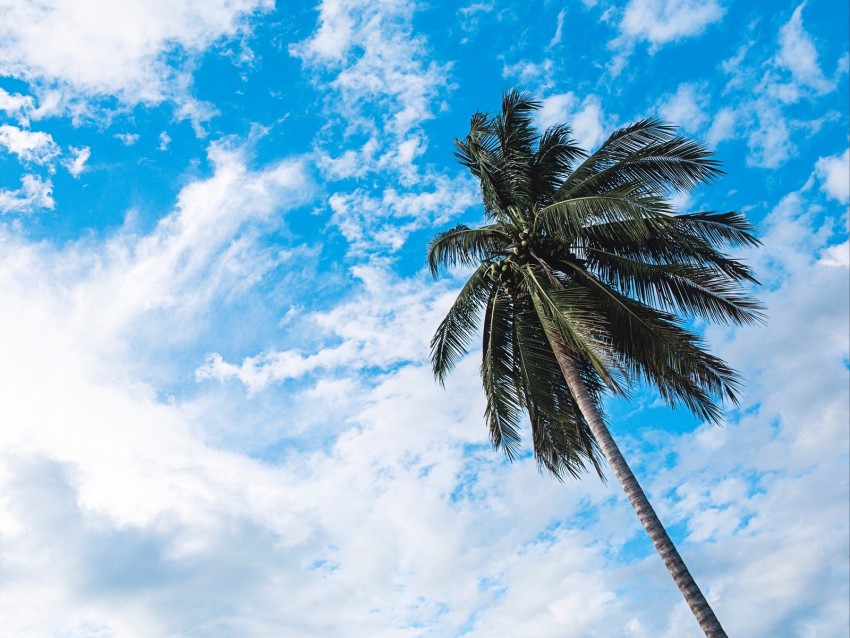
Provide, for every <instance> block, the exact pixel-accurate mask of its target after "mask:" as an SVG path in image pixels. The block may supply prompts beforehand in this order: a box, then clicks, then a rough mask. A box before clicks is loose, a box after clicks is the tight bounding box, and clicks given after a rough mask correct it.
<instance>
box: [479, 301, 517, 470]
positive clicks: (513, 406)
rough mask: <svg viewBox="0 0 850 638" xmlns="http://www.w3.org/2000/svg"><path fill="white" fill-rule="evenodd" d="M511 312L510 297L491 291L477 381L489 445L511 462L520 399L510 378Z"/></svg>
mask: <svg viewBox="0 0 850 638" xmlns="http://www.w3.org/2000/svg"><path fill="white" fill-rule="evenodd" d="M513 323H514V316H513V309H512V304H511V300H510V298H509V297H508V296H507V295H505V294H504V293H503V292H502V291H501V290H500V289H499V288H493V289H492V291H491V293H490V298H489V299H488V301H487V309H486V312H485V315H484V334H483V344H482V350H483V353H482V362H481V382H482V384H483V385H484V393H485V395H486V397H487V406H486V409H485V412H484V417H485V419H486V420H487V424H488V425H489V427H490V442H491V443H492V444H493V447H497V448H502V450H503V451H504V453H505V456H507V457H508V459H510V460H513V459H515V458H516V457H517V455H518V454H519V448H520V435H519V428H520V424H521V423H522V403H523V402H522V398H521V397H520V395H519V393H518V391H517V385H516V383H515V381H516V380H515V378H514V370H515V367H516V366H515V363H514V345H513Z"/></svg>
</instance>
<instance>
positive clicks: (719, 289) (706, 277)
mask: <svg viewBox="0 0 850 638" xmlns="http://www.w3.org/2000/svg"><path fill="white" fill-rule="evenodd" d="M586 264H587V268H588V269H589V270H590V271H591V272H592V273H593V274H594V275H596V276H597V277H598V278H599V279H600V281H602V282H604V283H606V284H607V285H609V286H611V287H612V288H614V289H615V290H617V291H618V292H619V293H621V294H624V295H626V296H628V297H631V298H633V299H636V300H638V301H640V302H642V303H645V304H648V305H650V306H653V307H655V308H658V309H661V310H664V311H669V312H680V313H683V314H686V315H690V316H695V317H696V316H698V317H704V318H706V319H709V320H711V321H715V322H719V323H728V324H739V325H744V324H753V323H758V322H759V321H761V320H762V319H763V313H762V306H761V304H759V303H758V302H757V301H756V300H755V299H752V298H751V297H749V296H748V295H747V294H746V293H745V292H744V291H743V290H742V289H741V286H740V285H739V284H738V282H737V281H735V280H734V279H732V278H730V277H728V276H723V274H722V273H720V272H718V271H717V270H716V269H714V268H706V267H700V266H692V265H682V264H654V263H647V262H645V261H641V260H638V259H631V258H627V257H621V256H619V255H615V254H613V253H610V252H606V251H602V250H599V249H595V248H591V249H589V250H588V251H587V252H586Z"/></svg>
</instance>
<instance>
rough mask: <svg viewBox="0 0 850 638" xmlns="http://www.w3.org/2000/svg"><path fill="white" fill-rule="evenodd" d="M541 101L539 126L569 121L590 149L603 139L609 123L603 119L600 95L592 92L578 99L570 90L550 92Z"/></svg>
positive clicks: (580, 139) (543, 126) (580, 140)
mask: <svg viewBox="0 0 850 638" xmlns="http://www.w3.org/2000/svg"><path fill="white" fill-rule="evenodd" d="M541 102H542V106H541V108H540V111H539V112H538V113H537V124H538V126H539V127H540V128H547V127H549V126H553V125H555V124H561V123H566V124H568V125H569V126H570V127H571V128H572V130H573V135H574V136H575V138H576V141H577V142H578V144H579V146H581V147H582V148H583V149H585V150H587V151H592V150H595V149H596V147H597V146H599V144H600V143H601V142H602V139H603V136H604V133H605V130H606V128H608V127H609V124H608V123H607V122H605V121H604V120H605V116H604V113H603V112H602V102H601V100H600V99H599V97H598V96H596V95H593V94H591V95H587V96H585V97H584V98H582V99H579V98H578V97H577V96H576V95H575V93H573V92H572V91H569V92H567V93H558V94H555V95H550V96H548V97H546V98H544V99H543V100H541Z"/></svg>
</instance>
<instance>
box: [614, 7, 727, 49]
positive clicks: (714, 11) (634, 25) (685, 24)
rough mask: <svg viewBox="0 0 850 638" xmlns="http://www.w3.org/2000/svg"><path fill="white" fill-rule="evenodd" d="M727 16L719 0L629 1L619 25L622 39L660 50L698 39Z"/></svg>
mask: <svg viewBox="0 0 850 638" xmlns="http://www.w3.org/2000/svg"><path fill="white" fill-rule="evenodd" d="M724 13H725V9H724V8H723V6H722V5H721V4H720V3H719V2H717V1H716V0H709V1H708V2H700V1H699V0H630V2H629V3H628V4H627V5H626V8H625V10H624V11H623V18H622V20H621V21H620V32H621V37H622V38H624V39H626V40H646V41H648V42H649V43H650V44H651V45H653V46H660V45H662V44H666V43H668V42H674V41H676V40H681V39H683V38H688V37H693V36H696V35H699V34H700V33H702V32H703V31H704V30H705V29H706V28H707V27H708V26H709V25H711V24H713V23H715V22H717V21H719V20H720V19H721V18H722V17H723V14H724Z"/></svg>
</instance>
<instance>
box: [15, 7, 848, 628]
mask: <svg viewBox="0 0 850 638" xmlns="http://www.w3.org/2000/svg"><path fill="white" fill-rule="evenodd" d="M848 11H850V9H848V6H847V3H844V2H832V1H830V0H806V1H805V2H797V1H796V0H792V1H789V0H770V1H767V0H758V1H755V2H753V1H750V2H743V1H742V0H628V1H620V2H614V1H608V0H569V1H566V2H550V1H540V2H528V3H526V2H507V1H506V2H496V1H489V2H488V1H487V0H482V1H476V2H472V3H465V2H460V3H447V2H439V1H438V0H434V1H432V2H427V1H424V0H423V1H420V2H413V1H411V0H321V1H320V2H319V3H318V4H314V3H313V2H310V3H305V2H284V1H280V2H277V3H275V2H274V0H205V1H203V2H200V1H192V0H168V1H167V2H166V1H164V0H120V1H113V0H42V1H39V2H32V1H29V2H28V1H23V0H0V300H2V303H0V353H2V357H0V389H2V397H3V398H2V401H0V618H2V619H3V621H2V625H3V629H2V631H0V633H2V635H4V636H15V637H27V638H29V637H34V638H35V637H37V638H42V637H55V638H60V637H61V638H107V637H115V638H118V637H120V638H135V637H139V638H141V637H144V638H149V637H154V638H158V637H175V636H197V637H201V636H203V637H225V636H239V637H254V636H257V637H262V636H293V637H309V636H322V637H339V638H347V637H351V638H361V637H363V636H370V637H375V638H414V637H415V638H418V637H423V638H425V637H436V638H445V637H464V638H492V637H498V636H524V637H528V638H543V637H554V636H558V637H562V636H576V637H584V636H588V637H593V636H599V637H615V638H616V637H620V636H623V637H632V638H640V637H647V638H649V637H653V638H654V637H662V638H663V637H668V638H674V637H677V638H678V637H685V638H687V637H696V636H699V635H701V634H700V630H699V628H698V626H697V624H696V622H695V621H694V620H693V618H692V617H691V616H690V612H689V611H688V609H687V607H686V606H685V603H684V602H683V600H682V598H681V596H680V594H679V592H678V590H677V589H676V587H675V585H674V584H673V582H672V580H671V578H670V577H669V575H668V574H667V573H666V571H665V569H664V567H663V564H662V563H661V560H660V559H659V557H658V556H657V555H656V554H655V552H654V550H653V548H652V546H651V544H650V542H649V541H648V540H647V539H646V537H645V534H644V532H643V530H642V528H641V527H640V525H639V523H638V521H637V518H636V516H635V514H634V513H633V511H632V510H631V508H630V506H629V504H628V502H627V500H626V499H625V497H624V496H623V495H622V493H621V490H620V489H619V487H618V485H617V483H616V481H615V480H614V479H613V476H612V477H610V480H608V481H607V483H603V482H601V481H600V480H599V479H598V478H597V477H595V476H592V475H588V476H586V477H584V479H583V480H580V481H576V480H569V481H566V482H564V483H559V482H558V481H556V480H554V479H552V478H551V477H549V476H546V475H543V474H541V473H540V472H539V471H538V468H537V466H536V464H535V462H534V459H533V457H532V455H531V451H530V447H529V444H528V437H526V439H525V441H526V443H525V448H524V450H525V452H524V453H523V454H522V455H521V457H520V458H519V459H518V460H517V461H515V462H514V463H509V462H508V461H507V460H506V459H505V458H504V456H503V455H502V454H501V453H500V452H499V451H496V450H493V449H491V447H490V445H489V442H488V435H487V428H486V426H485V423H484V419H483V412H484V398H483V393H482V391H481V386H480V379H479V375H478V366H479V363H478V361H477V359H476V358H477V357H480V350H478V349H474V350H473V352H471V353H470V355H469V356H468V357H466V358H465V359H464V360H463V361H462V362H461V363H460V365H459V366H458V368H457V369H456V370H455V371H454V373H453V374H452V376H451V377H450V378H449V380H448V383H447V385H446V388H445V389H443V388H441V387H440V386H439V385H438V384H436V383H435V382H434V381H433V377H432V374H431V369H430V363H429V359H428V355H429V341H430V338H431V335H432V334H433V332H434V330H435V328H436V326H437V325H438V323H439V321H440V320H441V318H442V316H443V315H444V313H445V312H446V310H447V309H448V308H449V306H450V304H451V302H452V301H453V299H454V296H455V295H456V294H457V291H458V289H459V287H460V286H461V285H462V284H463V281H464V276H465V275H467V274H468V273H467V272H464V271H463V270H458V271H452V272H448V273H445V274H444V275H443V276H441V277H440V278H439V279H438V280H436V281H434V280H433V279H432V278H431V277H430V275H429V273H428V272H427V270H426V267H425V247H426V245H427V242H428V240H429V238H430V237H432V236H433V235H434V234H435V233H436V232H439V231H441V230H445V229H446V228H448V227H450V226H452V225H454V224H456V223H466V224H475V223H479V222H480V221H481V219H482V209H481V206H480V204H479V193H478V190H477V187H476V184H475V182H474V181H473V180H472V178H471V177H470V176H469V175H468V174H465V173H464V172H463V170H462V167H460V166H459V165H458V164H457V163H456V161H455V159H454V158H453V155H452V152H453V148H454V146H453V145H454V139H455V138H456V137H462V136H463V135H465V133H466V131H467V130H468V126H469V118H470V116H471V115H472V114H473V113H474V112H475V111H477V110H482V111H490V112H493V111H494V110H496V109H497V108H498V105H499V101H500V96H501V93H502V92H503V91H504V90H505V89H507V88H509V87H514V86H516V87H519V88H521V89H523V90H527V91H530V92H532V93H533V94H534V95H535V96H536V97H537V98H538V99H539V100H540V101H541V104H542V107H541V109H540V111H539V112H538V114H537V116H536V117H537V119H536V123H537V125H538V126H539V127H546V126H550V125H552V124H554V123H560V122H566V123H569V124H570V125H571V126H572V129H573V131H574V135H575V137H576V139H577V140H578V141H579V142H580V144H581V145H582V146H583V147H584V148H586V149H587V150H589V151H590V150H594V149H595V148H597V147H598V146H599V144H601V143H602V142H603V141H604V140H605V138H606V137H607V136H608V135H610V133H611V132H613V131H614V130H615V129H616V128H617V127H619V126H623V125H625V124H628V123H630V122H633V121H635V120H637V119H640V118H644V117H649V116H657V117H660V118H663V119H664V120H667V121H669V122H672V123H674V124H676V125H678V126H679V127H680V131H681V132H682V133H684V134H686V135H689V136H692V137H695V138H697V139H699V140H702V141H704V142H705V143H707V144H709V145H710V146H711V147H713V148H714V149H716V155H717V158H718V159H719V160H720V161H721V162H722V163H723V166H724V169H725V171H726V175H725V176H724V177H723V178H722V179H720V180H718V181H717V182H715V183H713V184H711V185H708V186H705V187H702V188H700V189H699V190H697V191H695V192H693V193H690V194H687V195H682V196H678V197H677V199H676V201H675V202H674V203H675V205H676V206H677V208H678V210H681V211H682V212H693V211H699V210H723V211H726V210H737V211H741V212H743V213H745V214H746V215H747V216H748V217H749V219H750V220H751V221H752V222H753V223H754V224H755V225H756V227H757V228H758V233H759V236H760V238H761V240H762V242H763V247H762V248H760V249H758V250H756V249H746V250H743V251H741V252H739V253H736V256H737V257H740V258H741V259H744V260H745V261H746V263H748V264H749V265H751V266H752V267H753V268H754V269H755V270H756V272H757V273H758V275H759V278H760V280H761V282H762V285H761V286H760V287H759V288H757V289H754V290H753V292H754V294H755V295H756V296H757V297H758V298H759V299H760V300H761V301H762V302H763V303H764V304H765V306H766V307H767V312H768V315H769V320H768V323H767V325H766V326H751V327H744V328H729V327H718V326H710V325H703V324H697V325H696V328H697V329H698V330H699V331H700V332H701V333H702V334H703V335H704V336H705V338H706V340H707V341H708V343H709V344H710V345H711V348H712V349H713V350H714V351H715V352H717V353H718V354H719V355H720V356H722V357H723V358H724V359H726V360H727V361H728V362H729V363H730V364H732V365H733V366H734V367H735V368H737V369H738V370H739V371H740V372H741V374H742V376H743V378H744V379H745V382H746V390H745V391H744V393H743V395H742V398H741V404H740V406H739V407H737V408H736V407H735V406H726V412H725V423H724V424H723V425H722V426H716V425H710V424H706V423H701V422H699V421H698V420H695V419H694V418H693V417H691V416H689V415H688V414H686V413H683V412H680V411H677V412H672V411H670V410H669V409H668V408H666V407H664V406H663V405H662V404H661V402H660V400H659V397H658V396H657V394H655V393H654V392H653V391H651V390H650V389H648V388H638V389H637V390H636V391H635V393H634V397H633V400H632V401H631V402H629V403H626V402H623V401H609V402H608V403H607V404H606V413H607V415H608V419H609V426H610V428H611V431H612V433H613V435H614V437H615V438H616V440H617V441H618V442H619V444H620V446H621V448H622V449H623V451H624V453H625V455H626V457H627V459H628V460H629V461H630V463H631V465H632V468H633V469H634V471H635V473H636V474H637V476H638V478H639V480H640V481H641V482H642V484H643V486H644V488H645V490H646V491H647V493H648V495H649V496H650V499H651V500H652V501H653V503H654V504H655V506H656V509H657V511H658V513H659V516H660V517H661V519H662V521H664V522H665V524H666V525H667V526H668V529H669V531H670V534H671V536H672V537H673V538H674V540H675V541H676V542H677V544H678V546H679V549H680V552H681V553H682V555H683V557H684V558H685V561H686V562H687V563H688V565H689V567H690V569H691V572H692V573H693V574H694V575H695V577H696V579H697V582H698V583H699V584H700V585H701V587H702V589H703V591H704V592H705V593H706V596H707V598H708V600H709V601H710V603H711V604H712V605H713V607H714V610H715V612H716V614H717V616H718V618H719V619H720V621H721V622H722V624H723V625H724V627H725V628H726V630H727V632H728V633H729V635H734V636H773V637H777V638H782V637H786V636H787V637H798V636H799V637H806V638H815V637H816V638H832V637H836V638H838V637H842V638H843V637H845V636H846V635H847V634H846V632H847V628H848V624H850V603H848V600H850V586H848V582H849V581H850V574H848V570H849V568H848V565H850V555H848V552H850V538H849V537H848V534H849V533H850V532H849V531H848V527H850V491H849V490H850V488H848V470H849V469H850V467H849V465H850V463H849V462H848V457H850V441H848V421H849V420H850V417H849V416H848V406H849V405H850V396H848V393H850V383H848V381H850V372H848V370H850V354H848V340H850V337H848V332H850V329H849V328H850V327H849V326H848V307H850V301H848V290H850V277H848V262H849V261H850V249H848V199H850V193H848V191H849V190H850V168H848V153H850V151H848V126H850V123H848V66H850V58H848V30H850V18H848Z"/></svg>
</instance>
